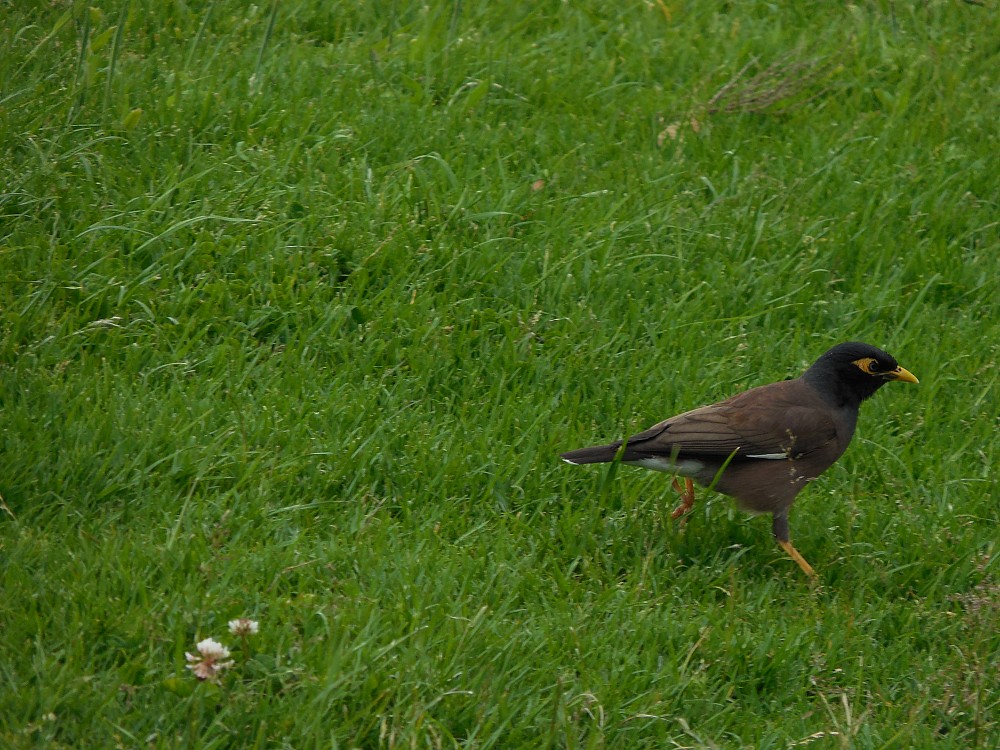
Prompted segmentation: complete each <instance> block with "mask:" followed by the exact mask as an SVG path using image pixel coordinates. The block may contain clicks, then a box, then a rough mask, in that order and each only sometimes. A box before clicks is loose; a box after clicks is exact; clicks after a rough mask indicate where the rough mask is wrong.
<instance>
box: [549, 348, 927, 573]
mask: <svg viewBox="0 0 1000 750" xmlns="http://www.w3.org/2000/svg"><path fill="white" fill-rule="evenodd" d="M892 381H899V382H903V383H918V382H919V381H918V380H917V378H916V377H915V376H914V375H913V374H912V373H911V372H910V371H909V370H906V369H905V368H903V367H901V366H900V365H899V363H898V362H896V359H895V357H893V356H892V355H891V354H888V353H887V352H885V351H883V350H882V349H879V348H877V347H875V346H872V345H870V344H864V343H861V342H857V341H851V342H846V343H842V344H837V345H836V346H834V347H832V348H831V349H829V350H828V351H826V352H825V353H824V354H823V355H821V356H820V357H819V359H817V360H816V361H815V362H814V363H813V364H812V365H811V366H810V367H809V368H808V369H807V370H806V371H805V372H804V373H802V375H801V376H799V377H798V378H795V379H792V380H783V381H779V382H777V383H770V384H768V385H761V386H758V387H756V388H751V389H750V390H748V391H744V392H742V393H739V394H737V395H735V396H732V397H731V398H728V399H726V400H725V401H720V402H719V403H717V404H711V405H710V406H702V407H701V408H698V409H694V410H692V411H687V412H684V413H683V414H678V415H677V416H674V417H670V418H669V419H665V420H663V421H662V422H657V423H656V424H655V425H653V426H652V427H650V428H649V429H648V430H645V431H643V432H640V433H638V434H636V435H633V436H632V437H630V438H627V439H625V440H617V441H615V442H613V443H607V444H605V445H595V446H592V447H589V448H580V449H578V450H571V451H568V452H566V453H562V454H560V455H561V458H562V459H563V460H564V461H566V462H567V463H571V464H595V463H609V462H614V461H620V462H621V463H623V464H627V465H630V466H640V467H644V468H646V469H653V470H656V471H662V472H668V473H672V474H674V480H673V486H674V489H675V490H677V491H678V492H679V493H680V497H681V504H680V505H679V506H678V507H677V508H676V509H675V510H674V512H673V513H672V517H673V518H681V519H682V520H681V523H683V520H684V519H683V517H684V516H685V515H686V514H687V513H688V512H690V510H691V508H692V506H693V504H694V499H695V498H694V483H695V482H697V483H698V484H699V485H701V486H703V487H709V488H711V489H714V490H715V491H717V492H720V493H722V494H724V495H728V496H730V497H732V498H734V499H735V501H736V504H737V506H738V507H739V508H741V509H742V510H746V511H749V512H751V513H770V514H771V516H772V525H771V531H772V533H773V534H774V537H775V539H776V540H777V542H778V544H779V545H780V546H781V548H782V549H783V550H784V551H785V552H786V554H788V556H789V557H790V558H792V560H794V561H795V562H796V563H797V564H798V566H799V567H800V568H801V569H802V570H803V572H805V574H806V575H807V576H809V577H810V578H811V579H815V578H816V571H815V570H814V569H813V567H812V566H811V565H810V564H809V563H808V562H806V560H805V558H803V557H802V555H801V554H800V553H799V551H798V550H797V549H795V547H794V546H793V545H792V541H791V536H790V532H789V525H788V514H789V510H790V508H791V507H792V503H794V502H795V498H796V497H797V496H798V494H799V493H800V492H801V491H802V490H803V489H805V487H806V486H807V485H808V484H809V483H810V482H812V481H813V480H815V479H816V478H818V477H819V476H820V475H821V474H822V473H823V472H824V471H826V470H827V469H829V468H830V467H831V466H832V465H833V464H834V463H835V462H836V461H837V459H839V458H840V457H841V456H842V455H843V453H844V451H845V450H847V446H848V445H849V444H850V442H851V438H852V437H853V436H854V430H855V427H856V426H857V422H858V411H859V408H860V406H861V404H862V402H864V401H866V400H867V399H869V398H871V397H872V396H873V395H874V394H875V392H876V391H878V389H879V388H881V387H882V386H883V385H885V384H886V383H889V382H892ZM678 476H682V477H684V478H685V481H684V486H683V487H681V484H680V482H679V481H678V479H677V477H678Z"/></svg>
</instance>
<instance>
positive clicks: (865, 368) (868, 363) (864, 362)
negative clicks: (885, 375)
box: [851, 357, 879, 375]
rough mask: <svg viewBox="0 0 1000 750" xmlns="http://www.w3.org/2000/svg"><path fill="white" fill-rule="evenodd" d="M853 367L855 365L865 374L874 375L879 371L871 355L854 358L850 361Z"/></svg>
mask: <svg viewBox="0 0 1000 750" xmlns="http://www.w3.org/2000/svg"><path fill="white" fill-rule="evenodd" d="M851 364H853V365H854V366H855V367H857V368H858V369H859V370H861V372H863V373H865V374H867V375H875V374H876V373H878V372H879V369H878V362H877V361H875V360H874V359H872V358H871V357H862V358H861V359H856V360H854V362H852V363H851Z"/></svg>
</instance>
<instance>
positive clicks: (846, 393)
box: [802, 341, 918, 405]
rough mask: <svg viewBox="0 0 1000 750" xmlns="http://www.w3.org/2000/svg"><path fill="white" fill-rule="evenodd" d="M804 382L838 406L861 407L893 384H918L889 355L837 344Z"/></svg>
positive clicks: (871, 348) (851, 344) (863, 346)
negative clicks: (884, 386) (890, 382)
mask: <svg viewBox="0 0 1000 750" xmlns="http://www.w3.org/2000/svg"><path fill="white" fill-rule="evenodd" d="M802 379H803V380H805V381H806V382H808V383H809V384H810V385H812V386H813V387H814V388H816V389H817V390H819V391H820V392H821V393H823V394H824V395H826V396H829V397H830V398H832V399H833V400H834V401H836V402H837V403H838V404H854V405H857V404H860V403H861V402H862V401H864V400H865V399H866V398H870V397H871V396H872V395H873V394H874V393H875V391H877V390H878V389H879V388H881V387H882V386H883V385H885V384H886V383H888V382H889V381H890V380H901V381H903V382H905V383H916V382H918V381H917V379H916V378H915V377H913V375H912V374H911V373H910V372H909V371H908V370H905V369H903V368H902V367H900V366H899V363H898V362H896V358H895V357H893V356H892V355H891V354H889V353H888V352H884V351H882V350H881V349H879V348H877V347H874V346H871V345H870V344H862V343H859V342H856V341H851V342H848V343H846V344H837V345H836V346H835V347H833V348H832V349H830V350H829V351H827V352H826V353H825V354H824V355H823V356H822V357H820V358H819V359H817V360H816V361H815V362H814V363H813V365H812V367H810V368H809V369H808V370H806V371H805V373H804V374H803V376H802Z"/></svg>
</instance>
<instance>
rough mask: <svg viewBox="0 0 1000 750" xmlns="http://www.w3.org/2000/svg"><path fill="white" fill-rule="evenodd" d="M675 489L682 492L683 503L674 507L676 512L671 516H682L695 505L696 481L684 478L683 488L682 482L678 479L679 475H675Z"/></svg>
mask: <svg viewBox="0 0 1000 750" xmlns="http://www.w3.org/2000/svg"><path fill="white" fill-rule="evenodd" d="M674 489H675V490H677V491H678V492H679V493H681V504H680V505H678V506H677V507H676V508H674V512H673V513H671V514H670V517H671V518H680V517H681V516H683V515H684V514H685V513H687V512H688V511H689V510H691V507H692V506H693V505H694V482H692V481H691V480H690V479H688V478H685V479H684V488H683V489H681V483H680V482H678V481H677V477H674Z"/></svg>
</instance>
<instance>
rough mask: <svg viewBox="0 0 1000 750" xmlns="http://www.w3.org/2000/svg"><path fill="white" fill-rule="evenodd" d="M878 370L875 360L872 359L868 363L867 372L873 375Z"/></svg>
mask: <svg viewBox="0 0 1000 750" xmlns="http://www.w3.org/2000/svg"><path fill="white" fill-rule="evenodd" d="M878 371H879V370H878V362H876V361H875V360H874V359H873V360H872V361H871V362H869V363H868V372H870V373H871V374H872V375H874V374H875V373H877V372H878Z"/></svg>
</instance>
